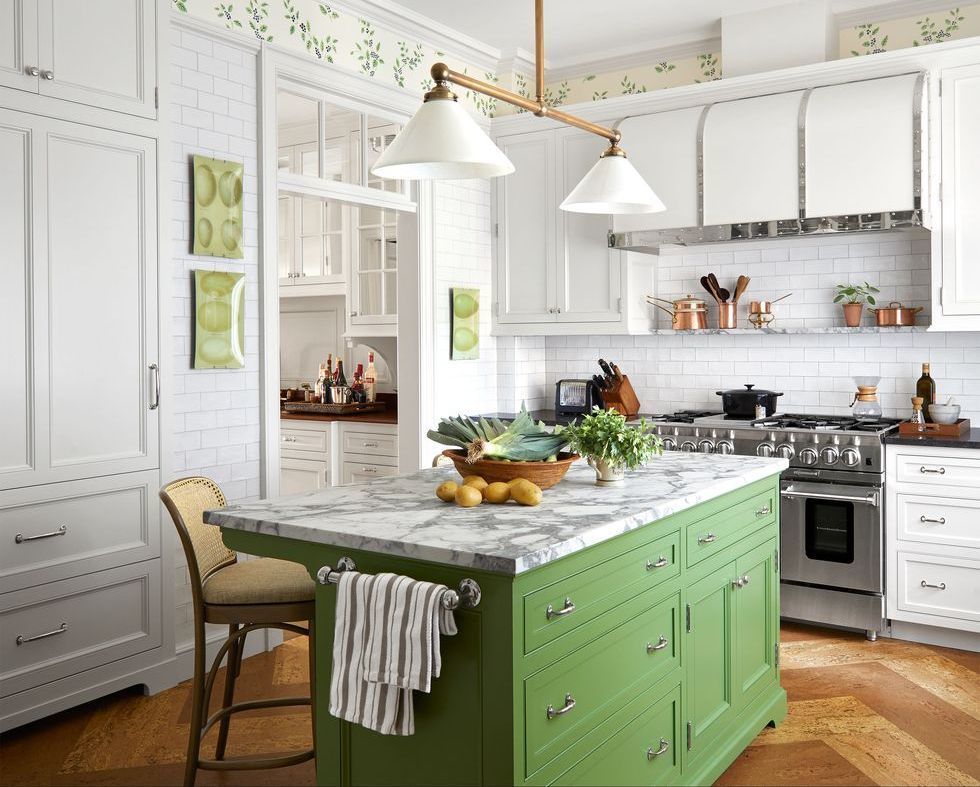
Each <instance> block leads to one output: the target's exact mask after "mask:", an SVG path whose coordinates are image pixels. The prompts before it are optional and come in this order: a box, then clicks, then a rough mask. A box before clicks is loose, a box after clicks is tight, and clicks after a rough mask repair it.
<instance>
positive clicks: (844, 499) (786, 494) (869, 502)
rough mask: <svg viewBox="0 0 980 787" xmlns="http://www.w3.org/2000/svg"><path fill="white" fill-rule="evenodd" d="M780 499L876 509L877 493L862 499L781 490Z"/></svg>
mask: <svg viewBox="0 0 980 787" xmlns="http://www.w3.org/2000/svg"><path fill="white" fill-rule="evenodd" d="M779 494H780V496H782V497H800V498H807V497H811V498H814V499H816V500H840V501H842V502H845V503H865V504H867V505H869V506H872V507H874V508H877V507H878V493H877V492H869V493H868V494H866V495H865V496H864V497H858V496H856V495H855V496H852V495H828V494H825V493H823V492H797V491H796V490H795V489H783V490H781V491H780V493H779Z"/></svg>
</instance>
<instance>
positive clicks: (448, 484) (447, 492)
mask: <svg viewBox="0 0 980 787" xmlns="http://www.w3.org/2000/svg"><path fill="white" fill-rule="evenodd" d="M457 489H459V484H457V483H456V482H455V481H443V482H442V483H441V484H439V486H437V487H436V497H438V498H439V499H440V500H441V501H442V502H444V503H451V502H453V500H455V499H456V490H457Z"/></svg>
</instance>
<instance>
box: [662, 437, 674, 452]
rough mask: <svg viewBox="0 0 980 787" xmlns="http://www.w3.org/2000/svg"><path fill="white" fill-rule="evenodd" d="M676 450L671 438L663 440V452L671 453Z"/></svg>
mask: <svg viewBox="0 0 980 787" xmlns="http://www.w3.org/2000/svg"><path fill="white" fill-rule="evenodd" d="M675 448H677V443H676V442H675V441H674V438H673V437H665V438H664V451H673V450H674V449H675Z"/></svg>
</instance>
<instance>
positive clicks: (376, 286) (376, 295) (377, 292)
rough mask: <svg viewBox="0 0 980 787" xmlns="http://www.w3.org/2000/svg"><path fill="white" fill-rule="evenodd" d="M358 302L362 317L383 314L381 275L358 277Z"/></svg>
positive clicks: (371, 274) (365, 274)
mask: <svg viewBox="0 0 980 787" xmlns="http://www.w3.org/2000/svg"><path fill="white" fill-rule="evenodd" d="M357 279H358V281H357V285H358V296H359V297H358V300H359V302H360V304H359V305H360V308H359V309H358V311H359V313H360V314H361V316H368V315H379V314H383V313H384V312H383V310H382V303H381V299H382V291H381V287H382V285H383V282H382V280H381V274H380V273H376V272H375V273H361V274H358V277H357Z"/></svg>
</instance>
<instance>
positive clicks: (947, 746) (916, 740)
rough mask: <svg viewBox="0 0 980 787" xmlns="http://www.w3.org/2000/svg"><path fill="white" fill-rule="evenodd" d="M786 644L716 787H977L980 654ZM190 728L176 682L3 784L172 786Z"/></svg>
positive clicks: (21, 760)
mask: <svg viewBox="0 0 980 787" xmlns="http://www.w3.org/2000/svg"><path fill="white" fill-rule="evenodd" d="M782 643H783V644H782V665H783V673H782V675H783V685H784V686H785V687H786V691H787V692H788V694H789V716H788V717H787V719H786V721H785V722H784V723H783V724H782V725H780V726H779V727H778V728H777V729H768V728H767V729H766V730H764V731H763V732H762V733H761V734H760V735H759V736H758V737H757V738H756V740H755V741H753V743H752V744H751V745H750V746H749V748H748V749H746V750H745V752H744V753H743V754H742V755H741V756H740V757H739V759H738V760H736V761H735V762H734V763H733V764H732V766H731V767H730V768H729V769H728V771H727V772H726V773H725V774H724V775H723V776H722V777H721V779H720V780H719V782H718V784H721V785H749V784H752V785H761V784H786V785H796V784H799V785H871V784H881V785H898V784H913V785H933V784H935V785H940V784H957V785H958V784H973V785H980V654H976V653H967V652H964V651H956V650H948V649H944V648H934V647H928V646H924V645H916V644H912V643H906V642H899V641H895V640H887V639H881V640H879V641H878V642H873V643H872V642H867V641H865V639H864V638H863V637H862V636H859V635H851V634H843V633H841V632H832V631H827V630H822V629H817V628H810V627H804V626H796V625H789V624H784V625H783V628H782ZM306 664H307V659H306V644H305V640H304V639H302V638H295V639H291V640H288V641H286V642H285V643H284V644H283V645H282V646H281V647H279V648H277V649H276V650H275V651H274V652H272V653H264V654H261V655H258V656H254V657H252V658H251V659H248V660H247V661H246V662H245V664H244V667H243V670H242V675H241V677H240V678H239V683H238V686H239V687H240V689H239V691H238V692H236V694H237V695H238V696H237V697H236V699H245V698H251V697H259V696H290V695H297V694H301V693H303V692H305V691H306V689H307V685H306V678H307V673H306ZM215 696H216V697H220V690H219V689H216V691H215ZM189 718H190V706H189V692H188V684H186V683H184V684H181V685H180V686H177V687H175V688H173V689H170V690H168V691H165V692H161V693H160V694H157V695H155V696H153V697H144V696H143V695H142V694H140V693H139V692H138V691H136V690H132V691H125V692H120V693H118V694H115V695H113V696H111V697H109V698H105V699H102V700H99V701H97V702H92V703H89V704H87V705H84V706H81V707H79V708H75V709H73V710H69V711H65V712H64V713H61V714H59V715H57V716H54V717H51V718H48V719H45V720H43V721H40V722H36V723H34V724H31V725H27V726H25V727H21V728H19V729H17V730H12V731H11V732H9V733H7V734H6V735H3V736H2V737H0V784H2V785H11V786H13V785H75V784H78V785H179V784H180V783H181V780H182V775H183V765H182V761H183V755H184V746H185V742H186V735H187V725H188V721H189ZM214 734H215V733H214V732H212V733H211V735H209V738H208V741H210V742H211V744H212V745H213V740H214ZM309 742H310V724H309V712H308V709H303V708H301V709H295V708H286V709H282V710H271V711H266V712H263V713H261V714H260V715H250V714H246V715H243V716H239V717H237V718H236V719H234V720H233V721H232V724H231V734H230V736H229V744H228V752H229V756H234V755H235V754H257V753H268V752H270V751H272V750H279V751H281V750H284V749H287V748H297V749H298V748H303V747H306V746H308V745H309ZM197 783H198V784H199V785H211V784H219V785H226V784H227V785H232V784H235V785H237V784H241V785H253V784H255V785H266V784H268V785H271V784H288V785H305V784H313V783H314V774H313V764H312V763H311V762H307V763H303V764H302V765H297V766H294V767H292V768H288V769H282V770H274V771H265V772H244V771H239V772H237V773H229V774H223V773H220V772H209V771H200V772H199V776H198V780H197Z"/></svg>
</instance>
